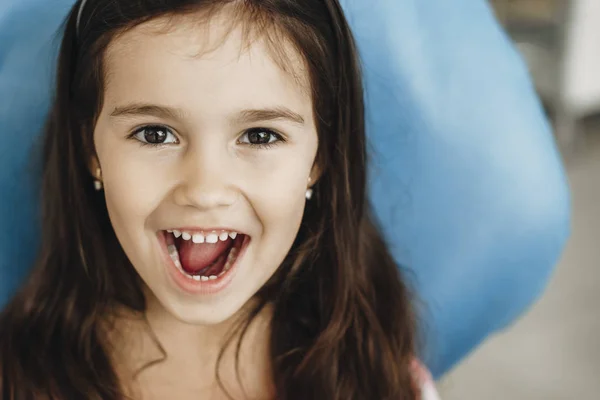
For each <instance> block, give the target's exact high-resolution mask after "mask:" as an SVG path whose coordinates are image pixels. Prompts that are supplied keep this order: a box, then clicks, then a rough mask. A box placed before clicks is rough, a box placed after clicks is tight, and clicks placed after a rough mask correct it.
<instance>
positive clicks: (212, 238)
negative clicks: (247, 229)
mask: <svg viewBox="0 0 600 400" xmlns="http://www.w3.org/2000/svg"><path fill="white" fill-rule="evenodd" d="M167 232H169V233H172V234H173V236H175V237H176V238H178V237H180V236H181V238H182V239H183V240H191V241H192V242H194V243H204V242H206V243H217V242H218V241H219V240H220V241H222V242H224V241H226V240H227V239H229V238H232V239H235V238H236V237H237V235H238V234H237V232H229V231H220V232H216V231H213V232H209V233H204V232H186V231H178V230H177V229H173V230H170V229H169V230H168V231H167Z"/></svg>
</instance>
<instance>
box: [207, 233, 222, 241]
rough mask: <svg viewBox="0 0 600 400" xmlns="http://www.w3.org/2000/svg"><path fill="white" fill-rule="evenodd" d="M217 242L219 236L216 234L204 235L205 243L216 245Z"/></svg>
mask: <svg viewBox="0 0 600 400" xmlns="http://www.w3.org/2000/svg"><path fill="white" fill-rule="evenodd" d="M218 241H219V236H217V234H216V233H210V234H208V235H206V243H217V242H218Z"/></svg>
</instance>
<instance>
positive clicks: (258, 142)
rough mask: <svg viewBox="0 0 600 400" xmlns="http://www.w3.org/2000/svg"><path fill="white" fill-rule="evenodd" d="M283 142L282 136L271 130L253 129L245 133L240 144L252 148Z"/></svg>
mask: <svg viewBox="0 0 600 400" xmlns="http://www.w3.org/2000/svg"><path fill="white" fill-rule="evenodd" d="M281 140H282V138H281V136H280V135H279V134H277V133H275V132H273V131H272V130H270V129H265V128H252V129H248V130H247V131H246V132H244V134H243V135H242V138H241V139H240V142H241V143H245V144H249V145H251V146H264V145H270V144H274V143H276V142H279V141H281Z"/></svg>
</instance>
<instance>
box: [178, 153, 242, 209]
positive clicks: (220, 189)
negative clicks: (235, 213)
mask: <svg viewBox="0 0 600 400" xmlns="http://www.w3.org/2000/svg"><path fill="white" fill-rule="evenodd" d="M177 172H178V175H179V179H178V184H177V186H176V187H175V190H174V192H173V196H174V199H175V200H174V201H175V203H176V204H177V205H179V206H184V207H194V208H197V209H200V210H209V209H214V208H221V207H228V206H231V205H233V204H234V203H235V202H236V201H237V198H238V196H239V191H238V190H237V189H236V188H235V185H234V184H233V181H234V176H233V174H234V168H233V166H232V165H231V157H230V155H229V154H227V152H226V151H218V150H215V149H214V146H213V148H212V149H211V146H198V147H197V148H190V149H188V151H187V152H186V154H185V155H184V156H183V157H182V159H181V161H180V168H178V171H177Z"/></svg>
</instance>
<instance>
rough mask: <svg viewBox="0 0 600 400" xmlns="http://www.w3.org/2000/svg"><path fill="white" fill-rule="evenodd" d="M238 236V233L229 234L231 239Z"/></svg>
mask: <svg viewBox="0 0 600 400" xmlns="http://www.w3.org/2000/svg"><path fill="white" fill-rule="evenodd" d="M236 236H237V232H230V233H229V237H230V238H232V239H235V237H236Z"/></svg>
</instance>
